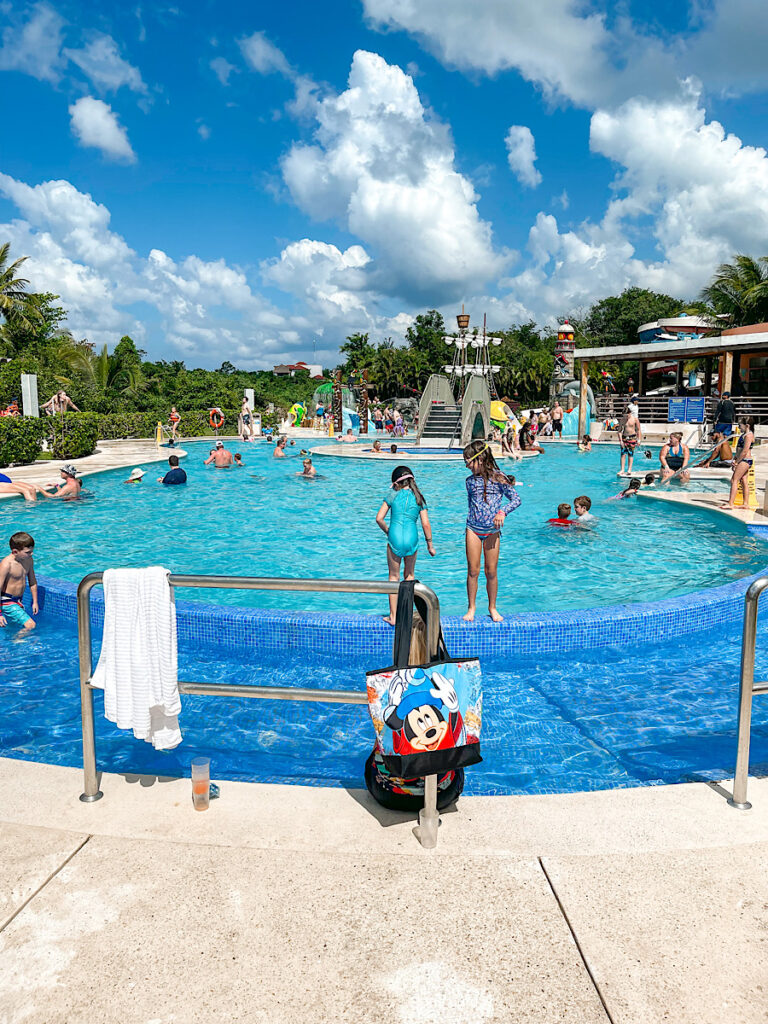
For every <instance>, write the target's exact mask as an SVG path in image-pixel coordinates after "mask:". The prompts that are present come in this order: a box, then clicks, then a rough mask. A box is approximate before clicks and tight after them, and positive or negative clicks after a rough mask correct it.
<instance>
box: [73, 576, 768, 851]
mask: <svg viewBox="0 0 768 1024" xmlns="http://www.w3.org/2000/svg"><path fill="white" fill-rule="evenodd" d="M103 579H104V574H103V572H92V573H89V574H88V575H87V576H84V577H83V579H82V580H81V581H80V584H79V586H78V588H77V642H78V650H79V654H80V710H81V718H82V738H83V777H84V783H83V792H82V794H81V796H80V799H81V800H82V801H83V803H94V802H95V801H96V800H100V799H101V798H102V797H103V796H104V794H103V793H102V792H101V791H100V789H99V778H98V773H97V770H96V737H95V729H94V720H93V686H92V685H91V678H92V676H93V652H92V648H91V591H92V590H93V588H94V587H95V586H98V585H99V584H102V583H103ZM168 582H169V584H170V586H171V587H197V588H200V589H206V590H297V591H313V592H322V593H335V594H338V593H346V594H395V595H396V594H397V592H398V588H399V583H390V582H389V581H386V582H385V581H379V580H332V579H284V578H281V577H271V576H197V575H195V576H189V575H179V574H176V573H171V574H170V575H169V577H168ZM766 582H768V581H766ZM414 593H415V596H416V597H420V598H422V599H423V600H424V602H425V604H426V608H427V617H426V622H425V623H424V625H425V629H426V640H427V650H428V651H429V652H430V653H432V652H436V651H437V650H438V647H439V638H440V602H439V601H438V598H437V594H436V593H435V592H434V590H432V589H431V588H430V587H427V586H425V585H424V584H423V583H419V582H417V583H416V585H415V587H414ZM179 693H191V694H197V695H204V696H208V697H256V698H261V699H262V700H301V701H317V702H326V701H329V702H331V703H336V704H367V703H368V696H367V694H366V692H365V691H363V690H309V689H303V688H301V687H293V686H251V685H248V684H245V683H223V684H222V683H196V682H182V681H181V680H179ZM439 825H440V816H439V814H438V811H437V776H436V775H427V776H425V778H424V807H423V808H422V810H421V811H420V812H419V823H418V825H417V826H416V827H415V828H414V829H413V833H414V835H415V836H416V838H417V839H418V840H419V842H420V843H421V845H422V846H423V847H424V848H425V849H428V850H431V849H434V848H435V847H436V846H437V830H438V826H439Z"/></svg>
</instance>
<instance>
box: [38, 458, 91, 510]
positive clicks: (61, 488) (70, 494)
mask: <svg viewBox="0 0 768 1024" xmlns="http://www.w3.org/2000/svg"><path fill="white" fill-rule="evenodd" d="M60 472H61V478H62V482H61V483H60V484H52V485H51V486H52V487H54V490H53V492H51V491H50V490H45V489H43V488H42V487H41V488H40V493H41V494H42V495H44V496H45V497H46V498H61V499H63V500H64V501H74V500H75V499H77V498H79V497H80V491H81V489H82V486H83V484H82V481H81V480H78V479H77V470H76V469H75V467H74V466H73V465H72V463H71V462H65V463H64V465H63V466H62V467H61V470H60Z"/></svg>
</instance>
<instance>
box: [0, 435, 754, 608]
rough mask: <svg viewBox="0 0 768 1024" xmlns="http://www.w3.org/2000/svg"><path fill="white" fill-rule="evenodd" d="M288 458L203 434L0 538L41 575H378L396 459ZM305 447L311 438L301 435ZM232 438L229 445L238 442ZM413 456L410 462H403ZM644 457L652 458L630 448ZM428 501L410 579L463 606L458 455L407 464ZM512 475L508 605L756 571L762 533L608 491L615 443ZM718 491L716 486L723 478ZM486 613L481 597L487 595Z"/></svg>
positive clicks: (556, 602)
mask: <svg viewBox="0 0 768 1024" xmlns="http://www.w3.org/2000/svg"><path fill="white" fill-rule="evenodd" d="M301 443H302V442H298V443H297V445H296V447H295V448H292V449H289V451H290V452H291V457H290V458H288V459H286V460H276V459H273V458H272V448H271V447H270V446H268V445H267V444H266V442H261V443H259V444H256V445H253V446H248V445H244V446H242V450H243V452H244V461H245V463H246V465H245V468H244V469H230V470H226V471H224V470H215V469H213V468H205V467H204V466H203V465H202V462H203V459H204V457H205V456H206V455H207V452H208V448H209V445H208V444H200V443H198V444H191V445H189V448H188V450H189V453H190V454H189V457H188V458H187V459H185V460H184V466H185V469H186V470H187V473H188V475H189V484H188V485H187V486H186V487H161V486H160V485H158V484H156V483H155V479H156V477H157V476H158V475H159V474H160V472H161V469H160V468H158V467H157V466H153V465H147V466H145V468H146V469H147V476H146V478H145V481H144V483H142V484H132V485H127V484H125V483H124V480H125V479H126V477H127V476H128V470H127V469H126V470H118V471H112V472H108V473H102V474H98V475H97V476H94V477H89V478H87V479H86V483H85V486H86V489H87V491H88V492H89V496H88V497H87V498H86V499H85V500H83V501H81V502H79V503H54V502H43V501H40V502H38V503H37V505H36V506H29V505H25V504H24V503H23V502H21V501H17V500H15V499H14V500H12V501H4V502H0V537H2V536H8V535H10V534H11V533H13V532H14V531H16V530H22V529H23V530H26V531H28V532H29V533H31V534H32V535H33V536H34V537H35V541H36V551H35V558H36V562H37V565H38V571H39V572H40V573H41V574H43V575H45V576H48V577H53V578H59V579H65V580H69V581H71V582H77V581H78V580H80V579H81V578H82V576H84V575H85V573H86V572H89V571H93V570H98V569H104V568H108V567H110V566H142V565H148V564H160V565H164V566H167V567H168V568H170V569H173V570H175V571H178V572H190V573H218V574H224V573H226V574H233V575H244V574H250V575H257V576H265V575H266V576H271V575H274V576H335V577H341V576H346V577H357V578H369V579H370V578H377V577H378V578H385V574H386V561H385V547H386V541H385V538H384V535H383V534H382V533H381V531H380V530H379V529H378V527H377V526H376V523H375V516H376V512H377V510H378V508H379V506H380V504H381V500H382V497H383V495H384V493H385V492H386V491H387V489H388V486H389V480H390V474H391V472H392V468H393V465H392V463H391V462H383V463H372V462H371V461H366V460H356V459H337V458H322V457H319V458H317V459H316V460H315V462H316V465H317V468H318V471H319V473H320V478H319V479H316V480H305V479H300V478H299V477H298V476H297V473H298V472H299V471H300V469H301V460H300V458H299V455H298V452H299V448H300V444H301ZM304 443H306V442H304ZM232 447H236V446H232ZM403 461H404V462H407V459H404V460H403ZM637 463H638V466H639V467H642V468H643V469H650V468H654V467H655V466H656V465H657V463H656V461H650V460H644V459H643V457H642V455H641V456H640V457H639V458H638V459H637ZM413 468H414V470H415V475H416V478H417V481H418V483H419V485H420V487H421V488H422V490H423V492H424V495H425V497H426V499H427V501H428V503H429V511H430V517H431V520H432V525H433V532H434V538H435V545H436V547H437V557H436V558H435V559H430V558H429V556H428V554H427V552H426V549H425V547H424V545H423V540H422V546H421V549H420V553H419V559H418V563H417V576H418V577H419V578H420V579H421V580H422V581H423V582H425V583H427V584H428V585H430V586H431V587H432V588H433V589H434V590H435V591H436V592H437V594H438V596H439V597H440V601H441V606H442V611H443V614H446V615H451V614H460V613H462V612H463V611H464V610H465V608H466V604H465V601H466V597H465V574H466V563H465V558H464V522H465V518H466V491H465V486H464V480H465V478H466V475H467V471H466V469H465V467H464V465H463V463H462V462H450V463H434V462H430V463H424V464H421V465H418V464H415V465H414V467H413ZM505 469H507V471H508V472H510V473H516V474H517V475H518V476H519V477H520V483H519V493H520V496H521V498H522V505H521V507H520V508H519V509H518V510H517V511H515V512H514V513H512V514H511V515H510V516H509V518H508V520H507V524H506V527H505V530H504V537H503V541H502V550H501V561H500V570H499V579H500V586H499V607H500V609H501V610H502V612H503V611H507V612H509V613H511V612H515V611H517V612H526V611H539V610H546V611H556V610H565V609H578V608H588V607H594V606H596V605H610V604H618V603H633V602H638V601H650V600H657V599H661V598H664V597H669V596H674V595H679V594H683V593H689V592H691V591H694V590H702V589H706V588H709V587H713V586H717V585H720V584H722V583H726V582H729V581H731V580H735V579H738V578H740V577H742V576H746V575H748V574H751V573H754V572H757V571H759V570H761V569H762V568H763V567H764V566H765V565H766V564H767V563H768V548H767V547H766V544H765V541H764V540H762V539H760V538H757V537H753V536H750V535H748V534H746V533H745V532H744V531H743V530H742V529H741V528H740V527H739V528H735V527H733V526H732V525H731V524H730V523H729V522H728V521H727V520H726V519H725V518H724V517H721V516H718V515H716V514H714V513H707V512H702V511H688V510H681V509H680V508H675V509H671V508H670V507H669V506H668V505H664V504H662V503H660V502H652V501H647V500H643V499H632V500H629V501H612V500H610V499H611V497H612V496H613V495H615V494H616V493H617V492H618V491H619V490H621V489H622V488H623V487H624V486H625V484H626V481H618V480H617V479H616V475H615V474H616V470H617V469H618V455H617V452H616V450H615V449H608V448H599V447H596V448H595V449H594V450H593V451H592V452H591V453H589V454H579V453H577V452H576V450H575V448H574V447H573V446H556V445H553V446H551V447H550V448H549V449H548V450H547V452H546V454H545V455H542V456H539V457H538V458H535V459H530V460H526V461H525V462H524V463H523V464H520V463H517V464H512V463H511V462H506V463H505ZM714 486H720V487H722V488H724V487H725V483H724V482H723V483H722V484H716V485H714ZM579 494H587V495H589V496H590V497H591V498H592V502H593V506H592V511H593V513H594V514H595V515H597V516H598V518H599V524H598V526H597V528H596V529H595V530H594V531H591V532H588V531H581V530H578V531H577V530H557V529H553V528H551V527H547V526H545V525H544V523H545V520H546V519H548V518H549V517H551V516H555V515H556V514H557V505H558V503H559V502H561V501H568V502H570V503H572V502H573V498H574V497H575V496H576V495H579ZM180 596H182V597H184V598H187V599H195V598H197V599H198V600H208V601H212V602H214V603H219V604H222V603H232V604H250V605H256V606H260V607H278V608H292V609H297V610H325V611H336V610H344V611H357V612H363V613H369V612H375V611H381V610H382V604H383V602H382V600H380V599H375V598H368V599H364V598H361V597H359V596H357V595H333V596H329V595H321V594H302V595H297V594H290V593H280V592H272V593H264V592H259V593H253V592H251V593H241V592H234V591H229V592H227V591H216V592H199V591H196V592H194V593H192V592H186V593H183V594H182V595H180ZM481 608H482V594H481Z"/></svg>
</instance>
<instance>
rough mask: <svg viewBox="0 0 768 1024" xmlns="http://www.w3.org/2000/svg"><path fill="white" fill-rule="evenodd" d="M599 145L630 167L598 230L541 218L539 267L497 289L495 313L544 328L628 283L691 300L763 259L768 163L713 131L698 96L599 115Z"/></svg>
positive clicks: (536, 242)
mask: <svg viewBox="0 0 768 1024" xmlns="http://www.w3.org/2000/svg"><path fill="white" fill-rule="evenodd" d="M590 143H591V148H592V149H593V150H594V151H595V152H597V153H600V154H602V155H603V156H605V157H607V158H608V159H610V160H612V161H614V162H616V163H617V164H618V165H620V167H621V168H622V169H621V170H620V171H619V173H618V174H617V177H616V180H615V182H614V191H615V193H616V194H615V198H613V199H612V200H611V201H610V202H609V203H608V205H607V207H606V210H605V213H604V215H603V217H602V220H601V221H600V222H599V223H590V222H586V223H584V224H582V225H580V226H578V227H577V228H575V229H573V230H570V231H563V232H561V230H560V228H559V226H558V223H557V220H556V219H555V218H554V217H553V216H551V215H546V214H544V213H540V214H539V215H538V217H537V219H536V222H535V224H534V225H533V227H532V228H531V231H530V235H529V240H528V250H529V253H530V256H531V261H532V262H530V263H529V265H528V266H527V267H525V268H524V269H523V270H521V271H520V273H518V274H517V275H516V276H514V277H511V278H508V279H506V280H503V281H501V282H500V287H501V290H502V295H501V298H500V299H499V301H498V303H497V308H499V309H505V310H507V312H508V313H509V314H510V315H511V314H512V311H513V310H516V311H518V315H519V310H520V309H521V308H522V309H524V310H525V313H526V315H529V316H533V317H534V318H535V319H537V320H539V321H540V322H541V321H544V320H546V319H551V318H552V317H553V316H554V315H555V314H556V313H558V312H563V311H567V310H568V309H573V308H578V307H586V306H587V305H589V304H590V303H591V302H592V301H594V300H595V299H598V298H602V297H603V296H605V295H611V294H616V293H618V292H620V291H621V290H622V289H623V288H625V287H627V286H629V285H639V286H640V287H646V288H651V289H653V290H656V291H661V292H665V293H667V294H671V295H676V296H679V297H680V298H681V299H687V298H694V297H696V296H697V295H698V293H699V291H700V290H701V288H702V287H703V286H704V285H705V284H706V283H707V282H708V280H709V279H710V277H711V276H712V273H713V271H714V270H715V268H716V267H717V266H718V264H720V263H722V262H725V261H729V260H730V259H731V258H732V256H733V254H734V253H736V252H752V253H758V254H759V253H762V252H763V250H764V248H765V238H766V237H768V156H767V155H766V152H765V150H764V149H761V148H757V147H753V146H745V145H744V144H743V143H742V142H741V140H740V139H739V138H738V137H737V136H735V135H733V134H731V135H729V134H727V133H726V132H725V130H724V129H723V127H722V125H720V124H719V123H718V122H717V121H707V119H706V112H705V110H704V109H703V107H702V106H701V105H700V102H699V98H698V96H697V95H696V94H695V93H693V94H692V93H691V92H690V91H689V92H688V93H687V94H685V95H678V97H677V98H676V99H674V100H672V99H670V100H664V101H656V102H654V101H651V100H648V99H643V98H638V99H633V100H630V101H629V102H627V103H626V104H624V105H623V106H622V107H620V108H619V109H618V110H615V111H597V112H596V113H595V114H594V115H593V117H592V125H591V137H590ZM638 247H639V248H640V250H641V252H640V253H638V251H637V249H638ZM648 250H650V253H649V251H648Z"/></svg>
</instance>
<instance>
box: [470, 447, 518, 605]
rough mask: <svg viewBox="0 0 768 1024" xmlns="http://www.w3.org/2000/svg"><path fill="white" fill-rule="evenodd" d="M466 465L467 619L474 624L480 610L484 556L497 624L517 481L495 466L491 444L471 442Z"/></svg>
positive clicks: (489, 595) (516, 499) (487, 586)
mask: <svg viewBox="0 0 768 1024" xmlns="http://www.w3.org/2000/svg"><path fill="white" fill-rule="evenodd" d="M464 462H465V463H466V466H467V469H470V470H471V471H472V475H471V476H468V477H467V498H468V500H469V515H468V516H467V530H466V544H467V603H468V604H469V607H468V609H467V614H466V615H465V616H464V619H465V620H466V621H467V622H472V621H473V620H474V618H475V612H476V610H477V581H478V577H479V576H480V562H481V561H482V559H483V556H485V586H486V590H487V591H488V612H489V614H490V616H491V618H492V619H493V621H494V622H503V621H504V620H503V617H502V616H501V615H500V614H499V612H498V610H497V608H496V595H497V593H498V589H499V581H498V576H497V569H498V565H499V548H500V545H501V529H502V527H503V526H504V519H505V518H506V516H507V515H508V514H509V513H510V512H513V511H514V510H515V509H516V508H517V507H518V505H519V504H520V497H519V495H518V493H517V491H516V490H515V487H514V484H515V478H514V477H512V478H510V477H507V476H505V475H504V474H503V473H502V472H501V470H500V469H499V467H498V466H497V465H496V460H495V459H494V457H493V453H492V452H491V449H490V445H488V444H486V442H485V441H472V442H471V444H468V445H467V447H466V448H465V449H464Z"/></svg>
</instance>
